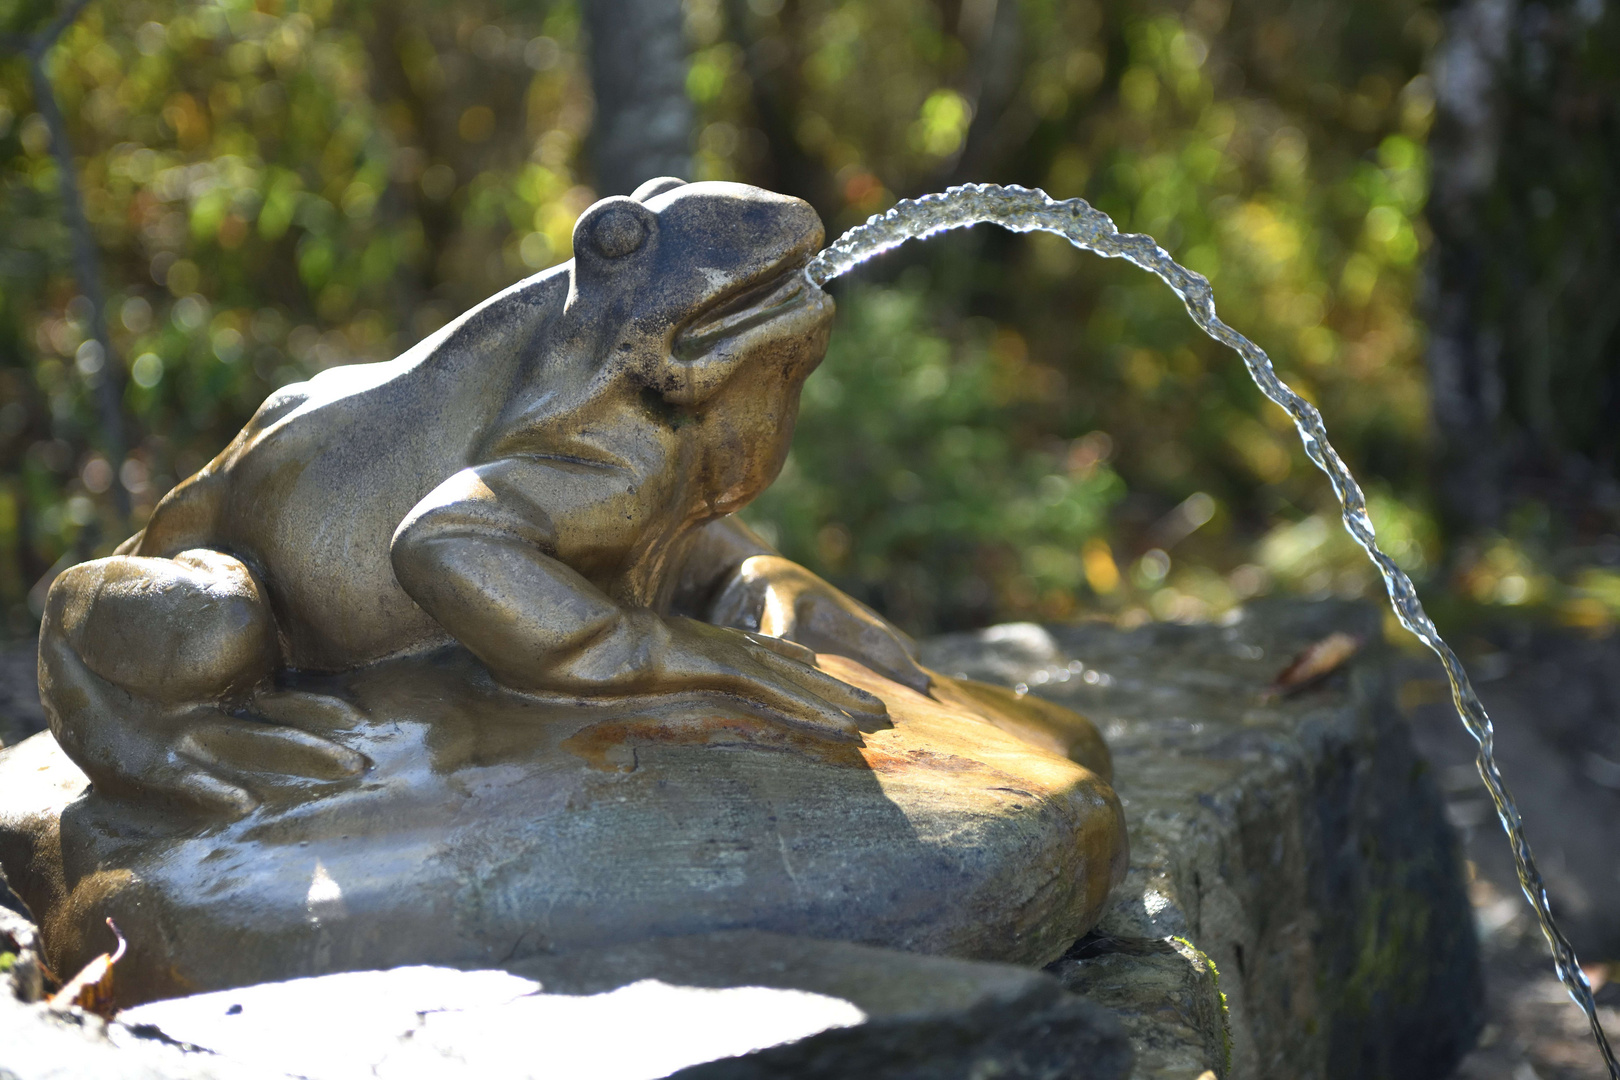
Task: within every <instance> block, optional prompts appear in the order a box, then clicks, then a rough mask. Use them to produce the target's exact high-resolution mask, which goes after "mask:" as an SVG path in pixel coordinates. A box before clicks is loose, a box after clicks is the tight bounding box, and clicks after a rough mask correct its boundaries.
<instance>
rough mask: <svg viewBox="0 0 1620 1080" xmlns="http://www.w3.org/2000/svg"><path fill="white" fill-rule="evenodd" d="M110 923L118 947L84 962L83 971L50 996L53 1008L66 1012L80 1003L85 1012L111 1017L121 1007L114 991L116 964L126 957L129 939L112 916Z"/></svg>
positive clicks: (108, 922) (108, 1018) (105, 1017)
mask: <svg viewBox="0 0 1620 1080" xmlns="http://www.w3.org/2000/svg"><path fill="white" fill-rule="evenodd" d="M107 927H108V929H110V930H111V931H112V932H113V937H115V938H117V939H118V948H117V950H115V951H114V952H113V953H111V954H108V953H102V954H101V955H100V956H98V957H96V958H95V959H94V960H92V961H90V962H89V963H88V964H86V965H84V970H83V971H81V972H79V973H78V974H77V975H75V976H73V978H71V979H69V980H68V981H67V983H66V984H65V985H63V987H62V989H60V990H58V991H57V992H56V993H55V994H53V995H52V996H51V1000H50V1002H49V1004H50V1007H51V1008H52V1009H55V1010H57V1011H58V1012H66V1011H68V1010H69V1009H71V1008H73V1007H74V1006H75V1005H77V1006H78V1007H79V1008H81V1009H83V1010H84V1011H85V1012H90V1013H95V1014H96V1015H97V1016H100V1017H102V1018H104V1019H107V1020H111V1019H112V1017H113V1013H115V1012H117V1011H118V1007H117V1005H116V1004H115V1002H114V995H113V967H114V965H116V964H117V963H118V961H119V960H122V959H123V957H124V949H125V948H126V942H125V941H124V935H123V934H120V933H119V932H118V927H117V926H115V925H114V924H113V921H112V920H111V919H108V920H107Z"/></svg>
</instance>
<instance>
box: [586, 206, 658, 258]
mask: <svg viewBox="0 0 1620 1080" xmlns="http://www.w3.org/2000/svg"><path fill="white" fill-rule="evenodd" d="M646 240H647V225H646V223H645V222H644V221H642V220H641V215H640V214H637V213H636V212H635V211H634V210H631V209H630V208H629V207H627V206H614V207H611V208H609V209H608V210H606V211H604V212H603V213H602V214H601V215H600V216H598V217H597V219H596V221H595V223H594V224H593V225H592V226H591V246H592V247H593V248H595V249H596V252H597V254H599V255H601V256H602V257H603V258H605V259H621V258H623V257H624V256H626V255H629V254H630V253H631V252H633V251H636V250H638V249H639V248H640V247H641V245H642V244H643V243H645V242H646Z"/></svg>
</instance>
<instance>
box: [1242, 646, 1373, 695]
mask: <svg viewBox="0 0 1620 1080" xmlns="http://www.w3.org/2000/svg"><path fill="white" fill-rule="evenodd" d="M1361 646H1362V641H1361V639H1360V638H1359V637H1356V636H1355V635H1354V634H1346V633H1344V632H1343V631H1342V630H1335V631H1334V632H1333V633H1331V634H1329V635H1328V636H1327V637H1325V638H1322V639H1321V640H1320V641H1313V642H1312V643H1311V644H1309V645H1307V646H1306V647H1305V648H1304V649H1303V650H1302V651H1301V652H1300V654H1299V655H1298V656H1296V657H1294V659H1293V660H1292V661H1291V662H1290V663H1289V665H1288V666H1287V667H1285V668H1283V669H1282V671H1280V672H1278V674H1277V677H1276V678H1275V679H1273V680H1272V682H1271V685H1270V686H1269V687H1267V688H1266V693H1265V697H1266V699H1267V700H1268V701H1275V700H1276V699H1277V698H1280V697H1286V696H1288V695H1289V694H1292V693H1295V692H1297V691H1299V690H1303V689H1304V688H1305V687H1307V686H1310V685H1311V684H1312V683H1315V682H1317V681H1319V680H1321V679H1325V678H1326V677H1327V676H1329V675H1331V674H1333V673H1334V672H1335V671H1337V670H1339V668H1341V667H1343V666H1344V664H1345V662H1346V661H1348V660H1349V659H1350V658H1351V657H1353V656H1355V655H1356V653H1358V652H1360V651H1361Z"/></svg>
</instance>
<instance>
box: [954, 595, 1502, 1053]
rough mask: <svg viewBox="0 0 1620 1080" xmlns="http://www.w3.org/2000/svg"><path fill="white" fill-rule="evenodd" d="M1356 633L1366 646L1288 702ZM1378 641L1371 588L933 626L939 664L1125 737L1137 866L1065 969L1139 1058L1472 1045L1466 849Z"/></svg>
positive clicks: (1119, 741)
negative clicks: (1011, 687)
mask: <svg viewBox="0 0 1620 1080" xmlns="http://www.w3.org/2000/svg"><path fill="white" fill-rule="evenodd" d="M1335 631H1338V632H1345V633H1349V634H1352V635H1354V636H1357V637H1359V638H1361V639H1362V640H1363V641H1364V642H1367V643H1368V644H1367V646H1366V647H1365V648H1364V649H1363V650H1362V652H1361V653H1360V654H1359V655H1358V656H1357V657H1356V658H1355V659H1354V660H1352V661H1351V662H1350V663H1349V664H1347V665H1346V666H1345V667H1344V668H1343V669H1342V670H1340V671H1337V672H1335V673H1333V674H1332V675H1330V676H1328V677H1327V678H1325V679H1324V680H1322V681H1321V682H1320V683H1319V684H1317V685H1313V686H1310V687H1306V688H1303V689H1301V690H1299V691H1297V692H1295V693H1293V694H1291V695H1288V696H1286V697H1283V698H1281V699H1280V700H1269V699H1268V695H1267V688H1268V686H1269V684H1270V683H1271V682H1272V680H1273V679H1274V678H1275V677H1276V676H1277V675H1278V673H1279V672H1281V671H1282V669H1283V668H1284V667H1285V666H1286V665H1287V664H1288V663H1289V662H1290V660H1291V659H1292V658H1293V657H1295V656H1296V655H1297V654H1298V653H1299V652H1300V651H1301V650H1302V649H1304V648H1305V647H1306V646H1307V645H1309V644H1311V643H1312V642H1315V641H1319V640H1321V639H1322V638H1324V637H1326V636H1327V635H1329V634H1331V633H1333V632H1335ZM1381 637H1382V634H1381V622H1380V616H1379V613H1378V611H1377V610H1376V609H1375V608H1372V607H1370V606H1362V605H1351V604H1341V603H1322V604H1303V603H1267V604H1259V605H1254V606H1251V607H1250V608H1249V609H1248V610H1247V612H1246V613H1245V614H1244V615H1243V616H1242V617H1241V618H1239V619H1237V620H1236V621H1234V622H1232V623H1231V624H1230V625H1227V626H1221V627H1217V626H1200V627H1190V626H1175V625H1167V624H1154V625H1149V626H1146V627H1142V628H1140V629H1137V630H1134V631H1121V630H1119V629H1116V628H1114V627H1112V626H1107V625H1102V624H1097V625H1080V626H1073V627H1064V628H1051V629H1050V630H1044V629H1042V628H1039V627H1036V626H1033V625H1015V626H1003V627H995V628H992V629H990V630H987V631H983V632H980V633H977V634H971V635H960V636H956V637H952V638H946V639H939V640H936V641H934V642H931V643H929V645H928V647H927V651H926V656H925V659H926V661H927V662H929V663H930V664H931V665H933V666H935V667H937V668H939V669H940V670H942V671H946V672H963V673H966V674H968V675H970V676H972V677H975V678H981V679H986V680H992V681H998V682H1004V683H1008V684H1019V683H1022V684H1024V685H1026V686H1028V687H1029V688H1030V690H1031V692H1033V693H1039V694H1043V695H1046V696H1049V697H1051V698H1053V699H1054V700H1058V701H1061V702H1063V703H1064V704H1066V705H1069V706H1071V707H1073V708H1076V709H1078V710H1080V711H1081V712H1084V713H1086V714H1087V715H1088V716H1090V717H1091V719H1092V720H1093V721H1095V722H1096V723H1097V724H1098V726H1099V727H1100V728H1101V729H1102V730H1103V732H1104V734H1105V736H1106V737H1107V739H1108V741H1109V745H1110V747H1111V748H1112V750H1113V754H1114V779H1115V787H1116V789H1117V791H1118V792H1119V794H1120V797H1121V799H1122V800H1123V802H1124V805H1125V813H1126V820H1127V824H1128V827H1129V830H1130V838H1131V870H1130V874H1129V876H1128V878H1127V880H1126V884H1125V885H1124V886H1123V887H1122V888H1120V889H1119V890H1116V892H1115V893H1114V895H1113V898H1112V907H1111V909H1110V910H1109V912H1108V913H1107V914H1106V915H1105V916H1104V918H1103V920H1102V922H1101V923H1100V924H1099V925H1098V927H1097V928H1096V930H1095V931H1093V933H1092V934H1090V935H1088V937H1087V938H1086V939H1084V940H1083V941H1082V942H1080V943H1079V944H1078V945H1077V946H1076V947H1075V948H1074V949H1072V950H1071V951H1070V952H1069V954H1068V955H1067V956H1066V957H1065V958H1064V959H1062V960H1060V961H1059V962H1058V963H1056V964H1054V965H1052V967H1051V968H1050V969H1049V970H1051V971H1053V972H1054V973H1055V974H1057V975H1058V976H1059V977H1060V978H1061V979H1062V980H1063V981H1064V983H1065V984H1066V985H1067V986H1069V987H1070V989H1072V990H1075V991H1076V992H1078V993H1080V994H1081V995H1082V996H1085V997H1087V998H1089V999H1090V1000H1092V1001H1095V1002H1097V1003H1098V1004H1103V1005H1106V1006H1108V1007H1109V1008H1111V1009H1113V1010H1114V1011H1115V1012H1116V1013H1117V1014H1118V1015H1119V1016H1120V1017H1121V1019H1122V1021H1123V1022H1124V1024H1125V1026H1126V1028H1127V1030H1128V1031H1129V1032H1130V1034H1131V1038H1132V1041H1133V1043H1134V1044H1135V1046H1136V1050H1137V1057H1138V1065H1137V1072H1136V1074H1135V1075H1136V1076H1138V1077H1142V1078H1154V1080H1159V1078H1164V1080H1171V1078H1174V1080H1183V1078H1185V1080H1197V1078H1199V1077H1200V1076H1202V1075H1203V1074H1204V1073H1205V1072H1206V1071H1212V1072H1214V1073H1215V1074H1216V1075H1217V1076H1220V1075H1226V1076H1233V1077H1277V1078H1305V1077H1412V1078H1414V1080H1416V1078H1420V1077H1421V1078H1424V1080H1428V1078H1433V1077H1441V1076H1445V1075H1447V1073H1448V1072H1449V1071H1450V1070H1451V1069H1452V1068H1453V1067H1454V1066H1455V1064H1456V1062H1457V1061H1458V1059H1459V1058H1460V1057H1461V1056H1462V1055H1463V1053H1464V1052H1465V1051H1466V1050H1467V1049H1468V1048H1469V1047H1470V1046H1471V1045H1472V1043H1473V1040H1474V1037H1475V1034H1476V1032H1477V1031H1478V1028H1479V1025H1480V1024H1481V1019H1482V1018H1481V1009H1482V1002H1481V989H1480V987H1481V983H1480V980H1479V967H1478V955H1477V947H1476V943H1475V939H1474V936H1473V927H1472V920H1471V918H1470V913H1469V907H1468V898H1467V894H1466V890H1465V883H1464V877H1463V871H1462V861H1461V859H1460V857H1459V855H1458V852H1457V848H1456V844H1455V840H1454V838H1453V835H1452V833H1451V831H1450V829H1449V828H1448V826H1447V824H1446V822H1445V817H1444V811H1443V805H1442V802H1441V798H1440V795H1439V792H1438V790H1437V787H1436V785H1435V783H1434V778H1433V776H1432V775H1431V772H1430V770H1429V769H1428V767H1427V766H1426V765H1425V764H1424V762H1423V761H1422V759H1421V758H1419V757H1418V755H1417V754H1416V752H1415V751H1414V749H1413V746H1412V740H1411V735H1410V732H1409V730H1408V729H1407V726H1406V724H1405V722H1404V721H1403V719H1402V718H1401V716H1400V714H1399V711H1398V708H1397V705H1396V700H1395V696H1394V685H1393V673H1394V668H1393V665H1392V661H1391V658H1390V656H1389V655H1388V654H1387V652H1386V651H1385V650H1384V649H1383V648H1382V647H1380V646H1378V645H1376V643H1377V642H1379V641H1380V640H1381ZM1223 995H1224V1008H1223Z"/></svg>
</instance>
